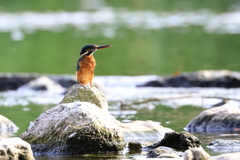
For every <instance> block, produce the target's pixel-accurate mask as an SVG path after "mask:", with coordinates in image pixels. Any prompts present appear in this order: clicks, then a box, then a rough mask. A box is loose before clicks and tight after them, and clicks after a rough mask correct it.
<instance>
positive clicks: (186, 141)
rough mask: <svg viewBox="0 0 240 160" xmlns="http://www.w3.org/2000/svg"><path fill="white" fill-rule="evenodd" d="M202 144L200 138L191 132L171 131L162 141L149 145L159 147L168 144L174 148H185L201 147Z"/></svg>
mask: <svg viewBox="0 0 240 160" xmlns="http://www.w3.org/2000/svg"><path fill="white" fill-rule="evenodd" d="M200 145H201V142H200V140H199V139H198V138H197V137H195V136H193V135H191V134H190V133H187V132H181V133H177V132H169V133H166V134H165V136H164V138H163V139H162V140H161V141H159V142H157V143H154V144H153V145H151V146H149V147H151V148H157V147H159V146H166V147H170V148H174V149H183V150H184V149H189V148H195V147H200Z"/></svg>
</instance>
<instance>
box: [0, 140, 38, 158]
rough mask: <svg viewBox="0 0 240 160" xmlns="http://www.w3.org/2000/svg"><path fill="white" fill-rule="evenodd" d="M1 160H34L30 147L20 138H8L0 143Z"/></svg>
mask: <svg viewBox="0 0 240 160" xmlns="http://www.w3.org/2000/svg"><path fill="white" fill-rule="evenodd" d="M0 159H1V160H18V159H19V160H34V157H33V153H32V150H31V146H30V145H29V144H28V143H27V142H25V141H23V140H21V139H20V138H17V137H15V138H8V139H4V140H1V141H0Z"/></svg>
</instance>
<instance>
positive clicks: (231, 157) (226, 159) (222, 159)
mask: <svg viewBox="0 0 240 160" xmlns="http://www.w3.org/2000/svg"><path fill="white" fill-rule="evenodd" d="M239 157H240V152H237V153H227V154H222V155H219V156H214V157H211V158H210V160H239Z"/></svg>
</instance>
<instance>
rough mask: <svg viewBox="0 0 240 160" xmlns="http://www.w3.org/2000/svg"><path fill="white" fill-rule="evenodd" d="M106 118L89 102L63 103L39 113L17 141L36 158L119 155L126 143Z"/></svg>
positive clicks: (108, 118) (107, 117) (102, 112)
mask: <svg viewBox="0 0 240 160" xmlns="http://www.w3.org/2000/svg"><path fill="white" fill-rule="evenodd" d="M109 116H110V115H107V113H106V112H104V111H103V110H102V109H100V108H99V107H98V106H96V105H93V104H90V103H88V102H73V103H68V104H67V103H62V104H59V105H57V106H55V107H52V108H50V109H49V110H47V111H45V112H44V113H42V114H41V115H40V116H39V117H38V118H37V119H36V120H35V121H34V122H33V124H32V125H31V126H32V127H31V128H28V130H27V131H25V132H24V133H22V134H21V135H20V137H21V138H22V139H23V140H26V141H27V142H29V143H30V144H31V145H32V149H33V152H34V153H36V154H83V153H92V152H99V151H120V150H122V149H123V148H124V147H125V145H126V143H125V141H124V138H123V135H122V133H121V132H118V131H117V130H116V129H115V128H114V126H113V125H112V122H111V118H112V119H113V117H109Z"/></svg>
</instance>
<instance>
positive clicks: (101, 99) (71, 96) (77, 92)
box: [60, 84, 108, 112]
mask: <svg viewBox="0 0 240 160" xmlns="http://www.w3.org/2000/svg"><path fill="white" fill-rule="evenodd" d="M76 101H78V102H89V103H92V104H95V105H96V106H98V107H100V108H101V109H102V110H103V111H105V112H108V102H107V99H106V97H105V95H104V94H103V93H102V92H101V91H99V90H98V89H97V88H95V87H90V86H89V85H84V86H80V85H79V84H76V85H73V86H72V87H71V89H70V90H69V92H68V93H67V94H66V95H65V96H64V98H63V100H62V101H61V102H60V104H61V103H71V102H76Z"/></svg>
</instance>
